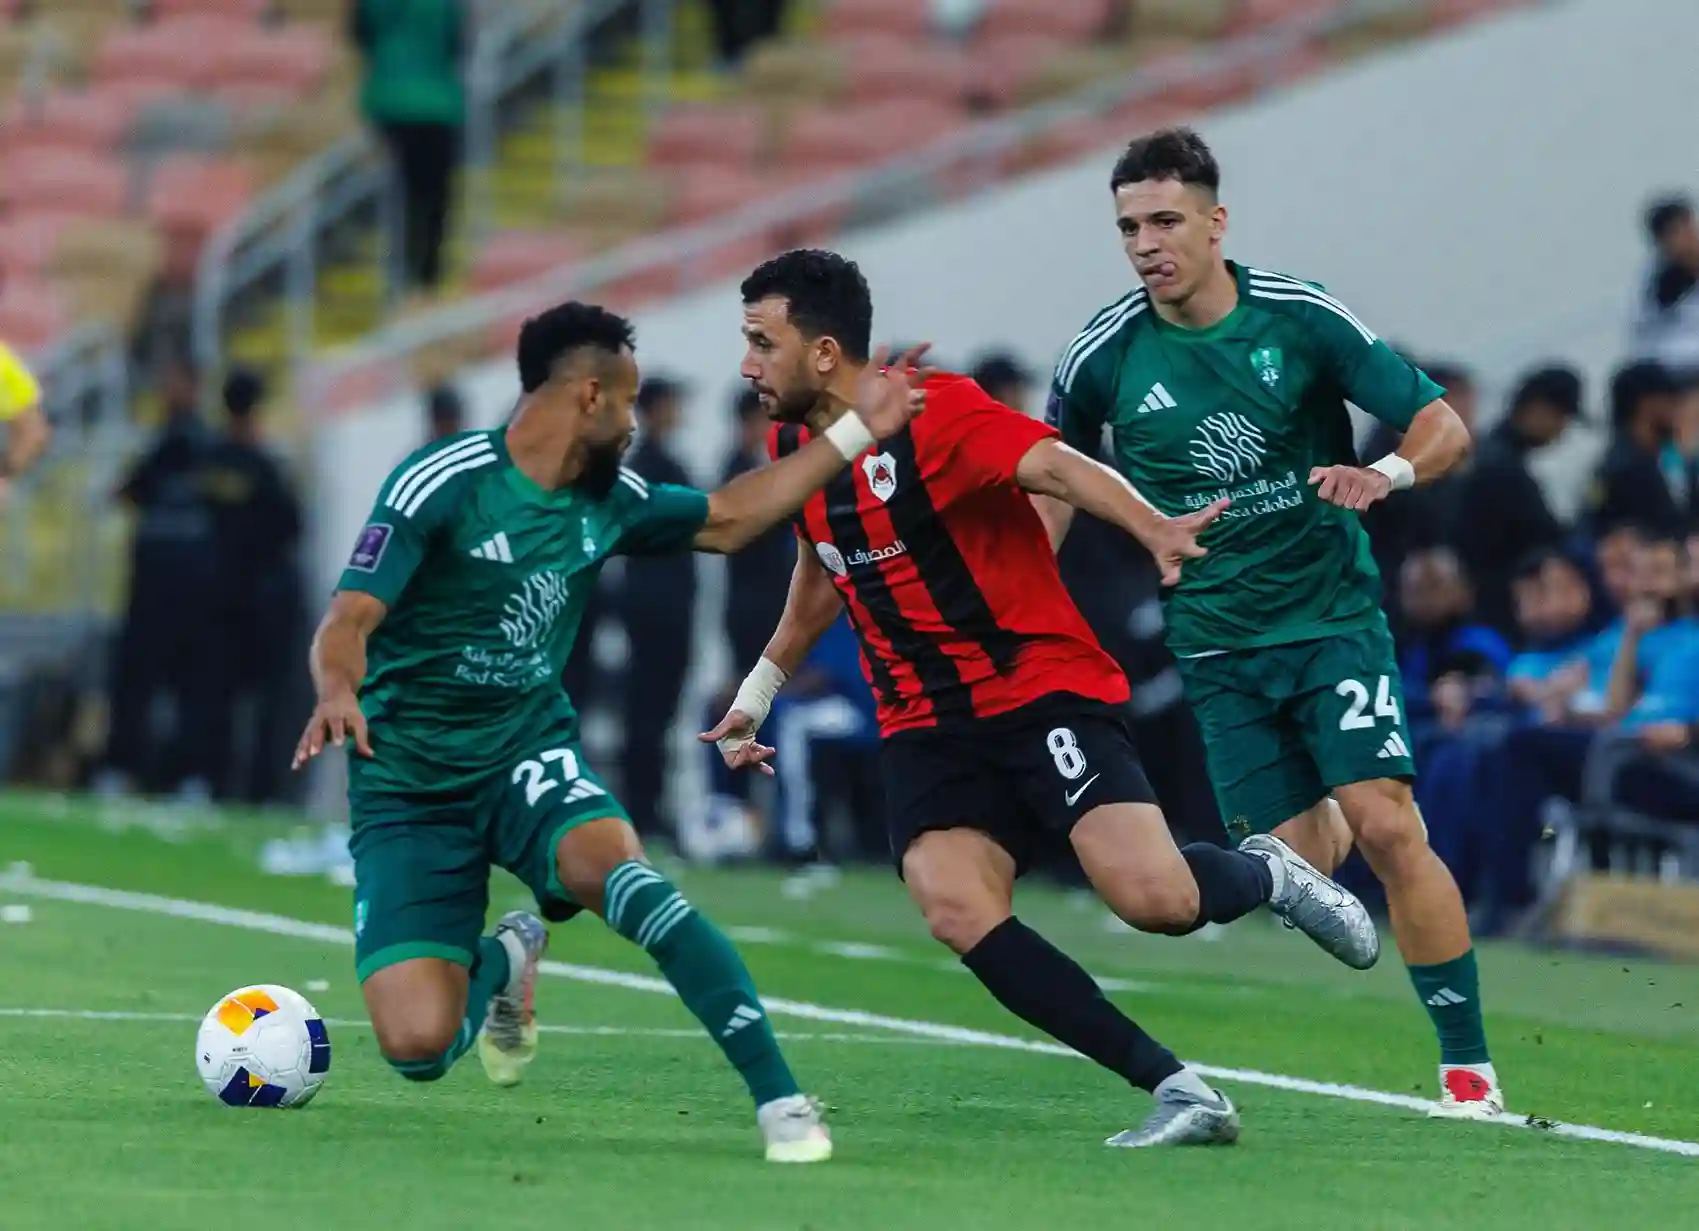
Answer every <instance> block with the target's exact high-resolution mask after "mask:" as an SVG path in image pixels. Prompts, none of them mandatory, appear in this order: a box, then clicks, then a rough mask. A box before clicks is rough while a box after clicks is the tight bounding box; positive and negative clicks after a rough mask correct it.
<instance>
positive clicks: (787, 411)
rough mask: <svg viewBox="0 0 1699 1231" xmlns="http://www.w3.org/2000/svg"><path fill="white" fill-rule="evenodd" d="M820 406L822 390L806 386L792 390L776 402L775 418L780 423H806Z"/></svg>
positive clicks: (774, 404) (774, 407)
mask: <svg viewBox="0 0 1699 1231" xmlns="http://www.w3.org/2000/svg"><path fill="white" fill-rule="evenodd" d="M819 405H820V390H818V389H810V388H807V387H806V386H803V387H800V388H796V389H792V390H791V391H790V392H789V393H786V394H782V395H780V396H779V397H777V398H776V399H775V400H774V403H773V418H774V419H776V420H777V421H778V422H780V423H806V422H808V416H809V415H811V414H813V413H814V408H815V407H817V406H819Z"/></svg>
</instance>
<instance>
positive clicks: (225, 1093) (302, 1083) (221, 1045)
mask: <svg viewBox="0 0 1699 1231" xmlns="http://www.w3.org/2000/svg"><path fill="white" fill-rule="evenodd" d="M195 1067H196V1068H197V1069H198V1070H199V1071H200V1075H201V1081H202V1083H204V1084H205V1086H206V1088H207V1092H208V1093H209V1094H211V1095H212V1097H213V1098H215V1099H217V1100H218V1101H219V1102H221V1103H228V1104H229V1105H230V1106H232V1107H305V1106H306V1105H307V1104H308V1103H309V1102H311V1101H312V1098H313V1095H315V1094H317V1093H318V1092H319V1087H320V1086H322V1085H323V1084H324V1079H325V1077H326V1076H327V1075H329V1073H330V1035H329V1034H328V1033H327V1032H326V1031H325V1028H324V1022H323V1020H321V1019H320V1017H319V1013H318V1010H317V1009H315V1008H313V1006H312V1005H310V1004H308V1003H307V1001H306V998H305V997H303V996H300V995H298V994H297V993H295V992H292V991H290V990H289V989H288V988H286V987H278V986H276V985H275V984H269V983H266V984H261V985H259V986H257V987H242V988H237V989H236V990H235V991H233V992H231V993H230V994H229V995H228V996H226V997H224V998H223V999H222V1000H220V1001H219V1002H218V1003H217V1004H215V1005H213V1006H212V1008H211V1010H209V1011H208V1013H207V1015H206V1017H205V1018H203V1019H202V1021H201V1030H200V1034H198V1035H197V1036H196V1037H195Z"/></svg>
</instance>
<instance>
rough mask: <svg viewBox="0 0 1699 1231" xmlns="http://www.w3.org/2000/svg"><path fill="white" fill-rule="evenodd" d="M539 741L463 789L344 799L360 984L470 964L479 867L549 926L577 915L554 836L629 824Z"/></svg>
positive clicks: (558, 745) (564, 751)
mask: <svg viewBox="0 0 1699 1231" xmlns="http://www.w3.org/2000/svg"><path fill="white" fill-rule="evenodd" d="M545 743H546V745H547V746H544V747H539V748H538V749H537V751H536V752H535V753H533V754H532V755H531V756H528V757H521V758H519V760H518V762H517V763H516V764H515V765H514V766H513V767H512V768H511V769H507V770H502V771H500V772H497V773H493V774H491V775H490V777H489V778H488V779H487V780H486V781H485V782H484V783H482V784H480V785H479V786H478V787H476V788H473V789H470V790H466V791H460V792H455V793H453V794H430V795H426V794H419V795H403V794H392V793H381V794H380V793H375V792H374V793H362V792H360V791H350V792H349V796H348V801H349V809H350V812H351V814H352V816H351V821H352V831H353V832H352V837H351V839H350V841H349V847H350V849H351V851H352V853H353V856H354V961H355V963H356V973H357V974H358V975H359V978H360V981H361V982H362V983H363V982H365V981H366V979H368V978H370V977H371V975H372V974H373V972H375V971H378V970H382V969H383V968H384V967H385V966H393V965H395V964H396V963H397V962H405V961H408V960H409V959H411V958H416V957H440V958H447V959H448V960H449V961H451V962H459V963H460V964H461V965H463V966H470V965H471V964H472V961H473V958H474V957H475V956H476V954H477V951H478V938H479V937H480V936H481V935H482V934H483V931H484V921H485V917H486V916H487V915H488V913H489V899H490V869H491V867H499V868H505V869H506V870H507V871H509V872H511V873H513V875H514V876H516V877H518V878H519V879H520V880H521V881H522V882H524V884H525V886H526V887H527V888H528V889H530V890H531V893H532V894H533V895H534V896H535V897H536V899H537V903H538V906H539V908H540V909H541V911H542V913H543V916H544V917H545V918H547V919H549V920H551V921H555V922H560V921H564V920H566V919H570V918H572V916H574V915H576V914H577V913H578V912H579V911H580V910H581V909H582V907H580V906H579V904H578V903H577V902H575V901H573V900H572V897H571V895H570V894H568V893H567V892H566V890H565V888H564V887H563V886H562V885H561V883H560V875H559V872H558V870H557V867H556V863H555V847H556V846H557V845H558V843H559V842H560V838H561V835H562V834H564V833H565V832H566V831H567V830H569V829H573V828H575V827H577V826H579V825H583V824H585V823H586V822H588V821H593V820H598V819H600V818H602V817H617V818H619V819H620V820H624V821H627V822H629V821H630V817H628V816H627V815H626V812H625V809H624V808H623V807H621V806H620V803H619V801H618V800H617V799H615V798H614V797H613V795H612V794H611V793H609V791H608V789H607V787H606V786H604V785H603V784H602V782H601V780H600V779H598V778H597V777H596V775H595V772H594V771H593V770H591V768H590V767H589V765H588V764H586V763H585V762H584V759H583V758H582V756H580V754H579V749H578V745H577V743H576V742H575V741H573V742H562V741H560V740H559V739H558V738H557V739H555V740H552V741H545Z"/></svg>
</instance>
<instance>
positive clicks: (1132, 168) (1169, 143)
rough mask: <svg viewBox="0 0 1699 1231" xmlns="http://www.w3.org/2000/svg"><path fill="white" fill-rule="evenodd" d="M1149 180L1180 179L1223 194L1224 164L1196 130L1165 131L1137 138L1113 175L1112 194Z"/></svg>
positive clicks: (1110, 182) (1117, 165)
mask: <svg viewBox="0 0 1699 1231" xmlns="http://www.w3.org/2000/svg"><path fill="white" fill-rule="evenodd" d="M1145 180H1179V181H1180V182H1181V183H1182V184H1187V185H1190V186H1192V187H1196V188H1207V189H1209V191H1210V192H1212V193H1216V192H1220V191H1221V164H1220V163H1218V162H1216V161H1215V154H1214V153H1213V152H1212V151H1211V150H1210V148H1209V145H1208V143H1207V142H1205V141H1204V139H1203V138H1202V137H1200V136H1198V133H1197V130H1196V129H1193V128H1162V129H1158V130H1157V131H1156V132H1153V133H1147V134H1145V135H1144V136H1142V137H1135V138H1134V139H1133V140H1132V141H1131V142H1130V143H1128V145H1127V148H1126V150H1125V151H1123V153H1122V154H1121V157H1120V158H1119V159H1117V160H1116V162H1115V169H1114V171H1112V172H1110V174H1109V191H1110V192H1115V191H1117V190H1118V189H1119V188H1120V187H1121V185H1123V184H1141V183H1143V182H1144V181H1145Z"/></svg>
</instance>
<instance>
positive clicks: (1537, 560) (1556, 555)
mask: <svg viewBox="0 0 1699 1231" xmlns="http://www.w3.org/2000/svg"><path fill="white" fill-rule="evenodd" d="M1548 564H1562V565H1564V566H1566V567H1568V568H1572V569H1574V570H1575V571H1576V572H1577V573H1580V574H1581V576H1582V577H1583V578H1585V577H1586V576H1587V570H1586V569H1584V568H1582V567H1581V562H1580V561H1579V560H1577V559H1576V558H1575V557H1574V556H1572V555H1570V554H1569V553H1568V552H1567V551H1565V550H1564V549H1563V548H1561V547H1536V548H1534V550H1533V551H1530V552H1526V553H1524V554H1523V556H1522V557H1521V558H1520V559H1519V560H1517V561H1516V567H1515V569H1514V570H1512V572H1511V579H1512V580H1513V581H1532V580H1533V579H1534V578H1536V577H1538V576H1539V575H1540V574H1541V573H1543V572H1545V571H1546V565H1548Z"/></svg>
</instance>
